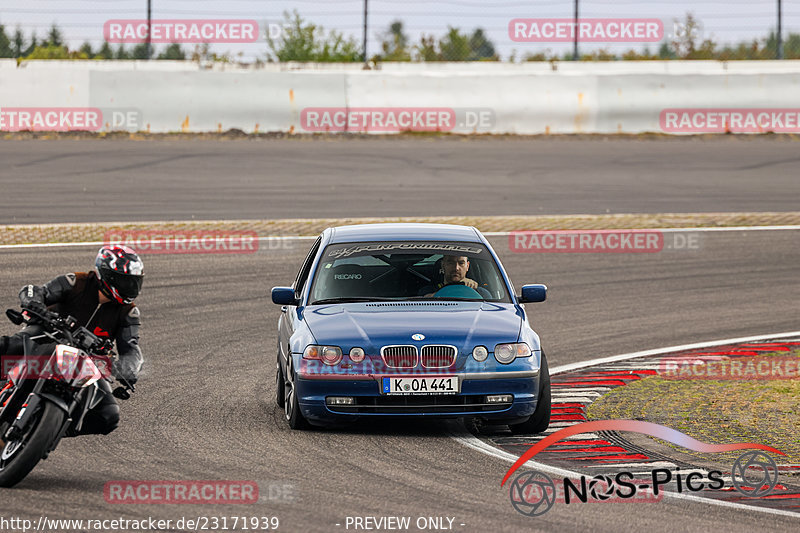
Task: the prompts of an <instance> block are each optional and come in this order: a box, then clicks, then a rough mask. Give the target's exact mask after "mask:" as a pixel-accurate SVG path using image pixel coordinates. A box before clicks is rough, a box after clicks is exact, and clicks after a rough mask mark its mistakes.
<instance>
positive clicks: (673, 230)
mask: <svg viewBox="0 0 800 533" xmlns="http://www.w3.org/2000/svg"><path fill="white" fill-rule="evenodd" d="M600 229H602V230H603V231H663V232H664V233H677V232H685V231H687V232H688V231H698V232H699V231H703V232H706V231H707V232H711V231H776V230H800V226H722V227H700V228H611V229H609V228H600ZM519 231H544V232H548V231H571V232H574V233H580V232H582V231H596V228H585V229H565V230H558V229H542V230H519ZM481 233H483V234H484V235H486V236H487V237H505V236H508V235H511V232H510V231H482V232H481Z"/></svg>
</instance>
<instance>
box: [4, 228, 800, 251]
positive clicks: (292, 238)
mask: <svg viewBox="0 0 800 533" xmlns="http://www.w3.org/2000/svg"><path fill="white" fill-rule="evenodd" d="M798 229H800V228H798ZM193 231H194V230H193ZM316 238H317V236H316V235H313V236H309V235H268V236H266V237H259V238H258V242H259V243H262V242H275V241H279V240H280V241H304V240H314V239H316ZM136 242H137V243H140V244H164V240H163V239H162V240H158V239H155V240H148V241H144V240H143V241H138V240H137V241H136ZM104 244H108V243H107V242H103V241H96V242H47V243H38V244H0V250H8V249H14V248H68V247H80V246H93V247H97V246H103V245H104ZM256 252H258V250H256ZM145 253H146V252H145ZM209 253H211V252H209ZM162 255H163V254H162ZM187 255H188V254H187Z"/></svg>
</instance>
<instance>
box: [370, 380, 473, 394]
mask: <svg viewBox="0 0 800 533" xmlns="http://www.w3.org/2000/svg"><path fill="white" fill-rule="evenodd" d="M381 391H382V392H383V394H458V393H459V388H458V376H439V377H435V378H432V377H427V378H419V377H397V378H395V377H384V378H383V387H382V388H381Z"/></svg>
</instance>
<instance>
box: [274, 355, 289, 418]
mask: <svg viewBox="0 0 800 533" xmlns="http://www.w3.org/2000/svg"><path fill="white" fill-rule="evenodd" d="M278 357H280V354H279V355H278ZM276 366H277V368H276V369H275V403H276V404H277V405H278V407H280V408H281V409H283V405H284V402H285V400H286V389H285V387H286V385H285V384H284V382H283V370H281V362H280V360H279V361H278V362H277V365H276Z"/></svg>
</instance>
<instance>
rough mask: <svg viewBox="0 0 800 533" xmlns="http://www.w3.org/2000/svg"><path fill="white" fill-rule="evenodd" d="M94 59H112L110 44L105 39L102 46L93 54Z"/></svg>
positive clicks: (112, 51)
mask: <svg viewBox="0 0 800 533" xmlns="http://www.w3.org/2000/svg"><path fill="white" fill-rule="evenodd" d="M94 59H114V50H112V49H111V45H110V44H108V42H107V41H103V46H101V47H100V50H98V51H97V53H96V54H95V55H94Z"/></svg>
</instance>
